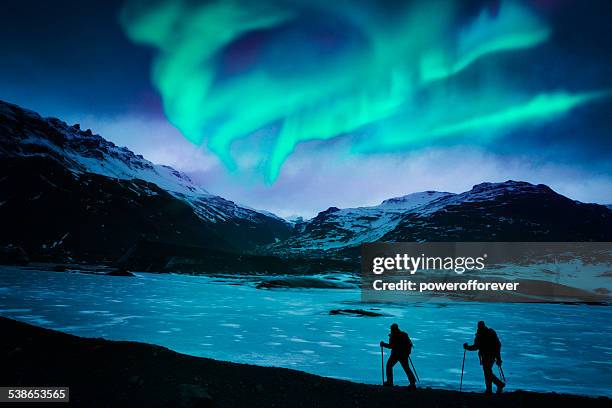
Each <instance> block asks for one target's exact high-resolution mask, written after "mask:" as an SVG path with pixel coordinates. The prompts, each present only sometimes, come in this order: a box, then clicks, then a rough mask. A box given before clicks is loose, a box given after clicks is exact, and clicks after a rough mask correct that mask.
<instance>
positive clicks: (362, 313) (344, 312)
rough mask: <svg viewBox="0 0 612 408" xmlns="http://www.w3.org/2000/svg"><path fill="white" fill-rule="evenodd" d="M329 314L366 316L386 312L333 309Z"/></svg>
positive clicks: (377, 315) (380, 314) (374, 315)
mask: <svg viewBox="0 0 612 408" xmlns="http://www.w3.org/2000/svg"><path fill="white" fill-rule="evenodd" d="M329 314H330V315H348V316H365V317H380V316H386V315H385V314H384V313H378V312H372V311H371V310H363V309H333V310H330V311H329Z"/></svg>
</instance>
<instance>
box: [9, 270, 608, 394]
mask: <svg viewBox="0 0 612 408" xmlns="http://www.w3.org/2000/svg"><path fill="white" fill-rule="evenodd" d="M359 299H360V296H359V291H358V289H276V290H263V289H256V288H255V287H254V285H253V284H250V283H240V281H236V280H220V279H216V278H209V277H195V276H185V275H154V274H144V273H143V274H138V276H137V277H136V278H124V277H110V276H98V275H86V274H72V273H58V272H43V271H31V270H21V269H19V268H11V267H1V269H0V315H2V316H5V317H10V318H13V319H17V320H21V321H25V322H28V323H32V324H36V325H39V326H44V327H47V328H51V329H56V330H61V331H64V332H68V333H72V334H76V335H79V336H86V337H104V338H107V339H113V340H134V341H141V342H146V343H154V344H159V345H163V346H166V347H168V348H170V349H173V350H176V351H178V352H182V353H186V354H191V355H195V356H203V357H210V358H214V359H219V360H228V361H234V362H241V363H251V364H258V365H268V366H280V367H288V368H293V369H297V370H303V371H307V372H310V373H314V374H319V375H324V376H329V377H335V378H343V379H350V380H354V381H360V382H367V383H380V381H381V373H380V371H381V367H380V365H381V360H380V348H379V346H378V342H379V341H380V340H383V339H384V340H387V333H388V327H389V325H390V324H391V323H393V322H397V323H398V324H399V325H400V328H402V329H403V330H405V331H407V332H408V333H409V334H410V336H411V338H412V339H413V341H414V344H415V348H414V350H413V355H412V358H413V361H414V364H415V365H416V368H417V370H418V374H419V376H420V378H421V384H420V385H421V386H431V387H444V388H458V387H459V377H460V372H461V359H462V357H463V349H462V347H461V345H462V344H463V343H464V342H469V343H471V342H472V340H473V336H474V332H475V328H476V322H477V321H478V320H485V321H486V322H487V324H488V325H489V326H490V327H493V328H494V329H495V330H496V331H497V333H498V335H499V337H500V339H501V341H502V343H503V348H502V358H503V360H504V365H503V367H504V372H505V374H506V377H507V379H508V387H507V389H508V390H513V389H525V390H537V391H556V392H571V393H579V394H589V395H608V396H612V390H611V389H610V384H612V342H611V341H610V339H611V338H612V307H608V306H587V305H556V304H501V303H489V304H484V303H471V304H467V303H453V304H431V303H422V304H416V303H412V304H409V305H406V306H400V305H389V306H387V305H363V304H359ZM371 307H376V308H380V309H381V310H380V312H383V313H386V314H389V315H390V316H389V317H352V316H341V315H334V316H332V315H329V311H330V310H332V309H355V308H371ZM396 383H398V384H399V385H406V384H407V380H406V377H405V375H404V374H403V373H402V372H401V368H400V367H399V365H398V366H396ZM464 388H466V389H469V390H478V391H482V390H484V385H483V379H482V370H481V369H480V366H479V365H478V357H477V354H476V353H475V352H474V353H468V357H467V359H466V363H465V375H464Z"/></svg>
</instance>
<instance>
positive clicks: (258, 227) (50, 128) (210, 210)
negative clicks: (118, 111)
mask: <svg viewBox="0 0 612 408" xmlns="http://www.w3.org/2000/svg"><path fill="white" fill-rule="evenodd" d="M0 159H1V160H2V163H3V166H2V167H3V170H2V173H3V174H2V176H1V177H0V179H1V183H2V193H1V194H2V196H1V197H0V217H2V218H4V219H6V220H7V222H11V223H14V222H16V221H20V222H21V223H22V224H23V223H27V222H30V220H32V218H36V217H38V216H40V215H41V214H42V213H45V212H47V211H48V213H46V214H44V215H45V216H46V217H58V218H59V219H61V218H62V214H63V215H65V217H66V219H65V220H64V221H65V223H64V225H61V223H59V222H58V225H57V228H51V231H48V236H45V237H42V236H40V237H38V238H36V239H33V240H32V241H34V242H35V243H36V245H40V246H46V247H49V246H52V245H53V244H54V243H56V246H58V245H64V246H69V245H68V242H67V240H73V241H78V238H76V237H75V236H76V235H77V233H76V231H74V230H70V227H69V226H70V225H71V223H72V222H74V220H72V219H71V218H74V217H77V215H78V214H79V213H80V210H81V207H82V206H85V207H84V208H86V209H87V210H88V211H86V212H85V213H83V215H82V216H83V217H84V219H83V220H80V223H79V225H83V224H86V223H87V222H90V221H92V219H95V217H96V212H100V213H104V218H105V219H106V218H108V219H107V220H106V221H105V222H102V221H100V222H99V225H102V226H103V227H100V228H106V229H108V228H109V222H110V223H112V222H113V220H112V217H113V216H114V217H115V220H118V219H121V218H122V217H125V216H126V215H127V214H130V213H132V211H133V212H134V213H133V216H132V217H129V218H128V219H125V221H124V225H123V229H130V230H131V235H133V236H134V239H136V238H143V239H156V240H163V241H169V242H175V241H177V240H178V241H179V242H181V243H182V244H192V245H203V246H212V247H219V246H225V247H227V248H238V249H248V248H252V247H254V246H256V245H261V244H266V243H270V242H275V241H277V240H280V239H283V238H285V237H286V236H287V235H288V233H289V230H290V225H289V223H287V222H285V221H284V220H282V219H281V218H279V217H277V216H275V215H273V214H271V213H268V212H265V211H257V210H254V209H251V208H248V207H245V206H240V205H237V204H235V203H234V202H232V201H229V200H226V199H224V198H222V197H219V196H216V195H213V194H210V193H209V192H208V191H206V190H205V189H204V188H203V187H202V186H199V185H197V184H195V183H194V182H193V181H192V180H191V179H190V178H189V177H188V176H187V175H186V174H184V173H181V172H179V171H176V170H174V169H173V168H171V167H169V166H163V165H157V164H153V163H151V162H150V161H148V160H146V159H144V158H143V157H142V156H140V155H136V154H134V153H133V152H132V151H130V150H128V149H127V148H125V147H118V146H116V145H115V144H113V143H112V142H109V141H107V140H105V139H104V138H103V137H101V136H99V135H96V134H93V133H92V132H91V130H89V129H88V130H81V129H80V127H79V126H78V125H73V126H69V125H67V124H66V123H64V122H62V121H60V120H59V119H55V118H42V117H41V116H40V115H38V114H37V113H35V112H32V111H29V110H25V109H22V108H20V107H18V106H16V105H12V104H9V103H5V102H1V101H0ZM111 195H112V196H111ZM121 200H123V201H124V203H133V204H134V206H135V207H141V210H142V211H143V213H146V209H149V210H150V211H152V212H153V213H152V214H150V216H149V218H148V220H147V222H140V221H139V223H140V224H146V225H133V224H134V223H135V222H137V220H139V219H140V220H141V219H142V214H136V211H137V208H133V209H130V210H128V209H123V210H120V209H118V208H112V207H111V206H110V201H117V204H119V201H121ZM62 204H65V206H64V207H63V208H62ZM72 206H74V208H72V211H73V214H69V213H65V211H67V208H68V207H72ZM185 206H186V207H187V208H184V207H185ZM149 207H150V208H149ZM153 207H155V208H153ZM115 211H116V212H117V213H115ZM121 211H123V212H122V213H120V212H121ZM173 211H174V212H176V211H180V213H181V218H182V221H181V220H178V219H175V218H172V217H171V216H170V212H173ZM26 212H27V213H26ZM64 213H65V214H64ZM98 216H99V214H98ZM5 217H7V218H5ZM86 219H87V220H86ZM141 221H142V220H141ZM182 222H185V223H186V224H185V225H182V226H181V223H182ZM43 223H45V224H49V223H48V222H46V220H43V219H41V220H39V224H38V226H39V227H41V224H43ZM94 223H95V222H94ZM153 224H155V225H153ZM14 227H15V229H16V230H24V228H23V225H22V226H21V227H20V226H19V225H15V224H14ZM44 227H45V228H47V227H48V225H45V226H44ZM33 228H34V227H33ZM75 228H76V227H75ZM143 228H144V230H143ZM181 228H183V229H185V230H190V231H191V233H190V234H186V235H187V236H185V235H183V237H181V234H184V233H185V231H181ZM161 230H168V231H167V232H170V235H167V234H166V235H165V233H162V232H161ZM154 231H155V232H154ZM177 231H178V232H177ZM11 232H12V233H16V235H15V234H13V235H11ZM92 233H95V231H92ZM66 234H67V235H66ZM122 234H123V235H126V234H127V232H126V231H123V233H122ZM2 235H3V241H4V242H9V243H10V242H11V240H13V239H14V237H15V236H18V235H19V231H8V230H7V229H6V228H4V233H3V234H2ZM34 235H35V234H34ZM43 235H44V234H43ZM64 235H66V237H67V238H65V239H64V240H61V237H63V236H64ZM103 235H108V234H103ZM127 235H130V234H127ZM108 240H109V241H111V240H118V241H121V240H122V239H121V238H112V237H111V236H110V235H108ZM26 241H28V239H26ZM34 242H32V243H31V244H33V243H34ZM129 242H131V241H130V240H129V239H128V240H126V244H125V245H128V244H129ZM21 243H22V244H24V242H21ZM74 243H75V242H73V244H74ZM125 245H121V246H119V248H118V249H117V250H125V249H126V248H125ZM25 246H27V247H31V245H25ZM111 246H112V245H111ZM31 249H32V248H30V250H31ZM118 255H120V254H117V256H118Z"/></svg>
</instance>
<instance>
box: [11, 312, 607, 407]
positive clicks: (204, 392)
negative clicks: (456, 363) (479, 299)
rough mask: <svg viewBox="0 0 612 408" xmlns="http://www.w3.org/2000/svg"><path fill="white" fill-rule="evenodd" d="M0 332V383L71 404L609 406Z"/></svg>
mask: <svg viewBox="0 0 612 408" xmlns="http://www.w3.org/2000/svg"><path fill="white" fill-rule="evenodd" d="M0 333H2V336H0V361H1V362H2V366H1V369H0V385H2V386H43V385H46V386H69V387H70V399H71V405H73V406H87V407H97V406H108V407H119V406H143V407H145V406H146V407H162V406H179V407H181V406H182V407H345V406H346V407H400V406H413V407H456V408H465V407H508V408H510V407H512V408H516V407H538V408H541V407H544V406H550V407H566V406H567V407H577V406H578V407H580V408H586V407H608V406H610V400H609V399H607V398H587V397H581V396H573V395H560V394H552V393H550V394H542V393H532V392H519V391H517V392H510V393H506V394H504V395H501V396H484V395H482V394H476V393H462V394H460V393H458V392H456V391H446V390H436V389H422V390H417V391H414V392H410V391H406V390H405V388H404V387H395V388H393V389H389V388H383V387H380V386H376V385H366V384H358V383H353V382H349V381H341V380H334V379H330V378H324V377H319V376H316V375H311V374H306V373H303V372H300V371H294V370H287V369H282V368H270V367H258V366H252V365H243V364H234V363H228V362H221V361H216V360H210V359H205V358H197V357H191V356H186V355H183V354H178V353H175V352H173V351H170V350H168V349H166V348H164V347H159V346H154V345H149V344H143V343H134V342H116V341H108V340H103V339H87V338H81V337H76V336H71V335H68V334H64V333H60V332H56V331H52V330H47V329H42V328H38V327H35V326H31V325H28V324H25V323H20V322H17V321H14V320H10V319H6V318H0ZM62 406H65V405H62Z"/></svg>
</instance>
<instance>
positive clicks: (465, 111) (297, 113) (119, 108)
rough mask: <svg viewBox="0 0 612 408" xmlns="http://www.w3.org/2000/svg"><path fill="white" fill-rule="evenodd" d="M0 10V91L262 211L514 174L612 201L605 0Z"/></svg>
mask: <svg viewBox="0 0 612 408" xmlns="http://www.w3.org/2000/svg"><path fill="white" fill-rule="evenodd" d="M51 3H53V4H51ZM1 8H2V10H1V12H0V38H1V39H2V40H1V41H0V51H1V52H0V99H2V100H5V101H8V102H12V103H16V104H19V105H21V106H24V107H27V108H30V109H33V110H36V111H38V112H40V113H41V114H43V115H46V116H56V117H59V118H61V119H63V120H66V121H67V122H69V123H80V124H81V126H82V127H84V128H91V129H92V130H94V131H95V132H97V133H99V134H101V135H102V136H104V137H105V138H107V139H109V140H112V141H113V142H115V143H117V144H119V145H125V146H127V147H129V148H130V149H132V150H134V151H135V152H136V153H140V154H143V155H144V156H145V157H146V158H148V159H150V160H152V161H154V162H158V163H163V164H169V165H172V166H173V167H175V168H177V169H180V170H183V171H186V172H188V173H189V174H190V175H192V176H193V178H195V179H196V180H198V181H199V182H201V183H202V184H203V185H204V187H205V188H207V189H208V190H209V191H211V192H213V193H216V194H220V195H222V196H224V197H226V198H230V199H232V200H234V201H237V202H240V203H244V204H247V205H250V206H252V207H255V208H261V209H267V210H270V211H274V212H276V213H278V214H280V215H283V216H288V215H292V214H300V215H305V216H312V215H313V214H315V213H316V212H318V211H321V210H324V209H325V208H327V207H329V206H337V207H347V206H360V205H373V204H377V203H378V202H380V201H382V200H383V199H386V198H389V197H392V196H399V195H404V194H407V193H410V192H415V191H422V190H444V191H453V192H460V191H464V190H467V189H469V188H471V186H472V185H473V184H477V183H479V182H482V181H504V180H507V179H515V180H525V181H530V182H534V183H545V184H548V185H550V186H551V187H552V188H553V189H555V190H557V191H558V192H560V193H562V194H565V195H568V196H569V197H571V198H574V199H578V200H581V201H586V202H599V203H612V160H611V159H612V153H611V152H612V137H611V131H612V125H611V123H612V3H611V2H609V1H604V0H601V1H572V0H530V1H527V0H525V1H518V0H516V1H512V0H487V1H485V0H474V1H471V0H469V1H462V2H451V1H436V0H431V1H345V0H335V1H333V2H330V1H328V0H327V1H323V0H310V1H306V0H260V1H239V0H234V1H221V0H219V1H169V0H168V1H153V2H144V1H137V0H127V1H104V2H99V4H96V3H95V2H67V1H56V2H40V1H23V0H22V1H13V0H9V1H3V2H2V5H1Z"/></svg>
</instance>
